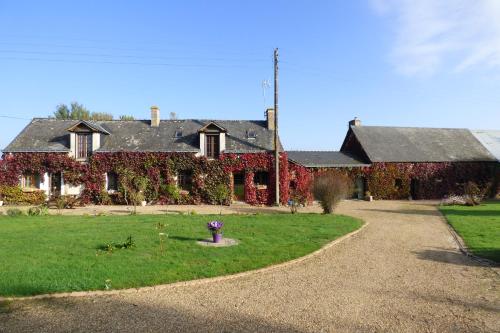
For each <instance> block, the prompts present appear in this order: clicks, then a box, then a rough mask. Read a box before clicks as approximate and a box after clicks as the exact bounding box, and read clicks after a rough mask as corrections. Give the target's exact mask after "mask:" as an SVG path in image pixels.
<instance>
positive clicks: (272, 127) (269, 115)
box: [266, 108, 276, 131]
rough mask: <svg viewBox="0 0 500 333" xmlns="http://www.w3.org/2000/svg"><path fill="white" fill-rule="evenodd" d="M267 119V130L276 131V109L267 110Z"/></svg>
mask: <svg viewBox="0 0 500 333" xmlns="http://www.w3.org/2000/svg"><path fill="white" fill-rule="evenodd" d="M266 119H267V129H268V130H273V131H274V130H275V129H276V125H275V123H274V109H273V108H268V109H267V110H266Z"/></svg>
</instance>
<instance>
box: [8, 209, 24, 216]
mask: <svg viewBox="0 0 500 333" xmlns="http://www.w3.org/2000/svg"><path fill="white" fill-rule="evenodd" d="M7 215H9V216H10V217H16V216H22V215H24V212H23V211H22V210H20V209H19V208H10V209H7Z"/></svg>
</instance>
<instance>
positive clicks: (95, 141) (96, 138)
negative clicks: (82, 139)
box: [92, 132, 101, 151]
mask: <svg viewBox="0 0 500 333" xmlns="http://www.w3.org/2000/svg"><path fill="white" fill-rule="evenodd" d="M100 147H101V133H96V132H94V133H92V151H96V150H97V149H99V148H100Z"/></svg>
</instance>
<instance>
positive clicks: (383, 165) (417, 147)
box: [289, 119, 500, 200]
mask: <svg viewBox="0 0 500 333" xmlns="http://www.w3.org/2000/svg"><path fill="white" fill-rule="evenodd" d="M490 135H493V134H491V133H490ZM499 139H500V137H499ZM491 141H492V140H490V142H491ZM492 151H493V149H492V148H491V147H489V146H488V145H487V144H484V143H483V142H481V141H480V140H478V138H477V137H476V136H475V135H474V133H473V132H472V131H469V130H466V129H440V128H404V127H383V126H362V125H361V122H360V121H359V120H357V119H355V120H353V121H351V122H350V123H349V128H348V131H347V134H346V137H345V139H344V142H343V144H342V147H341V149H340V151H339V152H289V157H290V160H291V165H292V169H293V170H294V171H293V172H292V173H291V177H292V179H293V178H295V174H297V175H298V176H297V177H296V178H297V185H296V186H297V187H298V188H299V189H300V191H302V192H303V193H306V192H305V190H304V189H306V188H309V185H310V184H311V183H312V181H313V179H314V177H315V175H317V174H318V173H322V172H325V171H332V170H335V171H336V172H342V173H345V174H347V175H348V176H349V177H350V178H351V179H352V181H353V183H354V185H355V186H354V191H355V193H353V196H354V197H358V198H364V197H365V196H366V195H371V196H373V197H374V198H375V199H409V198H411V199H417V200H418V199H441V198H443V197H444V196H446V195H451V194H461V193H463V190H464V185H465V184H466V183H467V182H469V181H471V182H474V183H476V184H477V185H478V186H479V187H480V188H483V189H491V191H490V193H491V194H492V195H496V194H498V193H499V192H500V183H499V180H500V163H499V160H498V158H497V157H496V156H495V155H494V153H492ZM307 196H308V198H309V200H310V199H311V195H310V194H309V193H308V194H307Z"/></svg>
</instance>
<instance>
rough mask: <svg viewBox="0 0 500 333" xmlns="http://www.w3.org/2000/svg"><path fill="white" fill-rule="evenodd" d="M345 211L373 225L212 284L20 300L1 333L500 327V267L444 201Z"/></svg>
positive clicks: (2, 321)
mask: <svg viewBox="0 0 500 333" xmlns="http://www.w3.org/2000/svg"><path fill="white" fill-rule="evenodd" d="M340 211H341V213H343V214H348V215H352V216H357V217H360V218H362V219H364V220H365V221H367V222H369V225H368V226H367V227H366V228H365V229H363V230H362V231H361V232H360V233H358V234H356V235H355V236H353V237H352V238H349V239H347V240H345V241H343V242H342V243H340V244H337V245H335V246H333V247H331V248H330V249H328V250H327V251H324V252H322V253H321V254H320V255H318V256H315V257H313V258H310V259H308V260H305V261H302V262H300V263H297V264H293V265H289V266H284V267H279V268H276V269H274V270H270V271H266V272H263V273H258V274H250V275H247V276H243V277H238V278H234V279H228V280H225V281H219V282H217V283H211V284H206V283H205V284H198V285H188V286H167V287H166V288H162V289H161V290H156V291H151V290H146V291H138V292H137V293H123V294H118V295H105V296H93V297H73V298H61V299H46V300H30V301H17V302H13V303H12V304H11V305H10V309H11V312H10V313H1V312H2V310H1V308H0V331H2V332H18V331H19V332H21V331H32V332H118V331H122V332H292V333H293V332H344V331H347V332H500V288H499V287H500V283H499V282H500V277H499V275H498V274H499V271H498V269H495V270H493V269H491V268H485V267H481V266H480V265H479V264H477V263H476V262H474V261H472V260H470V259H468V258H466V257H464V256H463V255H461V254H459V253H458V252H457V250H456V247H455V244H454V242H453V240H452V238H451V236H450V234H449V232H448V230H447V228H446V226H445V224H444V223H443V222H442V218H441V216H440V214H439V212H438V211H437V210H436V208H435V206H433V205H432V204H430V203H426V202H414V203H411V202H399V201H381V202H372V203H368V202H357V201H351V202H345V203H343V204H342V206H341V207H340ZM3 311H4V312H5V309H4V310H3Z"/></svg>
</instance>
